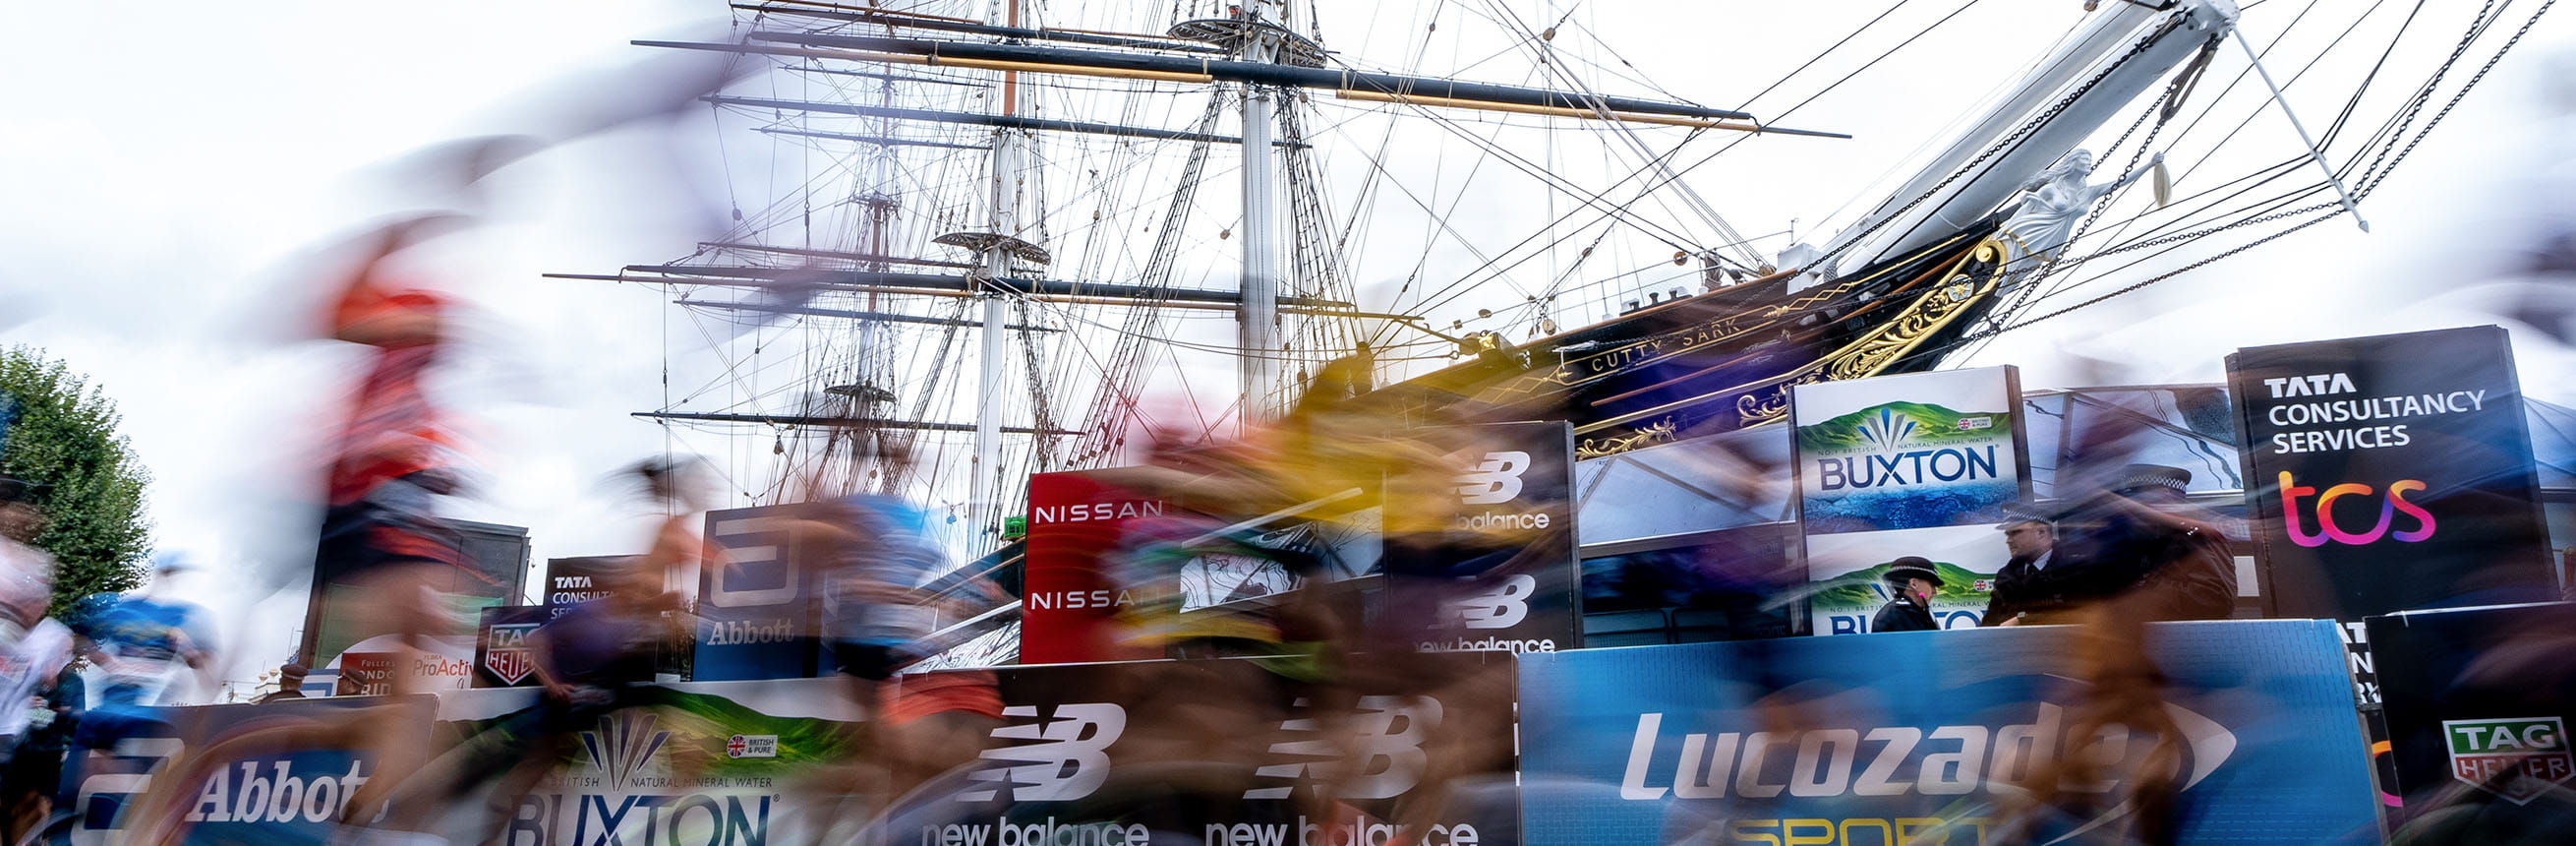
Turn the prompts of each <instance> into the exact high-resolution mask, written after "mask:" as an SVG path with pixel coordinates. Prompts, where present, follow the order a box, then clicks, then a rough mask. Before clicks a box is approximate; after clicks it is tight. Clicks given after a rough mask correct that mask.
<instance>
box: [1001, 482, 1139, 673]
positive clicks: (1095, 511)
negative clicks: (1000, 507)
mask: <svg viewBox="0 0 2576 846" xmlns="http://www.w3.org/2000/svg"><path fill="white" fill-rule="evenodd" d="M1117 472H1118V471H1114V470H1106V471H1074V472H1068V473H1039V474H1036V475H1032V476H1030V477H1029V535H1028V548H1027V552H1026V553H1025V555H1026V556H1027V559H1026V562H1025V563H1024V564H1023V566H1022V570H1021V574H1022V575H1021V587H1022V592H1021V595H1020V621H1021V622H1020V663H1023V664H1063V663H1073V662H1081V661H1116V660H1121V659H1130V658H1153V657H1160V655H1159V653H1157V652H1156V651H1154V650H1145V649H1138V648H1135V647H1127V646H1121V645H1119V644H1118V643H1117V642H1116V637H1115V635H1114V633H1113V627H1112V623H1111V621H1112V619H1113V618H1115V617H1116V616H1117V615H1118V610H1119V608H1121V607H1123V606H1125V605H1127V604H1128V602H1129V601H1130V600H1129V597H1128V596H1127V595H1126V593H1125V592H1124V591H1121V590H1119V589H1118V586H1117V585H1115V584H1111V582H1110V579H1109V575H1108V574H1107V573H1104V572H1102V570H1101V563H1102V562H1101V556H1102V555H1105V554H1109V553H1110V552H1112V551H1114V550H1116V549H1118V547H1119V544H1120V543H1121V542H1122V537H1123V535H1124V533H1125V529H1126V526H1127V524H1128V523H1129V522H1131V521H1135V520H1146V519H1152V518H1156V517H1161V516H1163V515H1164V514H1165V513H1166V512H1167V511H1168V510H1169V507H1170V506H1169V505H1168V504H1166V503H1164V502H1163V501H1162V500H1160V499H1155V498H1152V497H1147V496H1142V495H1139V494H1137V493H1136V492H1134V491H1130V490H1127V489H1125V488H1122V487H1119V486H1118V485H1116V484H1114V483H1112V482H1110V481H1109V479H1110V477H1111V476H1112V475H1114V474H1115V473H1117Z"/></svg>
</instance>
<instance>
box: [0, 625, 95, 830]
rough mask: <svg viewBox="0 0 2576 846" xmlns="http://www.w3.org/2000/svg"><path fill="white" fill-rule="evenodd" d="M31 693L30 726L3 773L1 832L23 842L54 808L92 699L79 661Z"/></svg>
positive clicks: (0, 777)
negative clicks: (66, 761)
mask: <svg viewBox="0 0 2576 846" xmlns="http://www.w3.org/2000/svg"><path fill="white" fill-rule="evenodd" d="M39 690H40V692H39V693H38V694H36V695H34V696H31V697H29V698H28V702H27V707H28V711H27V717H28V719H27V729H26V732H25V733H24V734H22V735H21V736H20V737H19V739H18V748H17V749H16V750H15V751H13V752H11V753H10V754H9V761H8V768H7V770H6V771H5V772H0V808H6V809H7V810H6V812H5V813H6V816H5V817H0V835H5V836H6V840H5V841H0V842H8V843H17V842H19V841H20V839H21V838H24V837H25V836H26V835H27V833H28V832H30V831H33V830H35V827H36V826H37V824H39V823H42V822H44V820H45V818H46V816H48V815H50V814H51V813H53V808H54V793H55V792H56V791H57V790H58V789H59V788H61V787H62V783H63V756H64V755H65V754H68V753H69V751H70V750H71V748H72V733H73V732H74V731H76V730H78V729H79V727H80V722H81V710H82V708H83V705H84V703H85V702H86V698H87V697H86V688H84V687H83V686H82V683H81V674H80V670H79V665H78V664H64V665H62V666H60V667H58V668H56V669H55V671H54V673H53V676H52V678H50V679H46V680H45V683H44V684H43V685H42V686H41V687H40V688H39Z"/></svg>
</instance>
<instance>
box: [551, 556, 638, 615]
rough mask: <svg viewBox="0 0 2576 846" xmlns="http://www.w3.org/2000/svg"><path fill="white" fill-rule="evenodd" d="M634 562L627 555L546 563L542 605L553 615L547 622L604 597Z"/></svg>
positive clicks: (555, 560)
mask: <svg viewBox="0 0 2576 846" xmlns="http://www.w3.org/2000/svg"><path fill="white" fill-rule="evenodd" d="M633 560H634V558H633V557H632V556H626V555H581V556H574V557H570V558H548V559H546V586H545V589H546V595H545V602H544V603H543V604H544V605H545V606H546V608H547V609H549V610H551V611H552V612H553V614H552V615H550V617H549V618H550V619H551V617H552V616H561V615H562V614H563V612H565V611H567V610H570V609H571V608H572V607H573V606H575V605H579V604H582V603H584V602H589V601H591V600H593V599H599V598H601V597H605V596H607V595H608V593H609V585H611V584H614V583H615V580H616V577H617V575H618V574H619V573H620V572H623V571H624V570H625V569H626V567H627V565H628V563H629V562H631V561H633Z"/></svg>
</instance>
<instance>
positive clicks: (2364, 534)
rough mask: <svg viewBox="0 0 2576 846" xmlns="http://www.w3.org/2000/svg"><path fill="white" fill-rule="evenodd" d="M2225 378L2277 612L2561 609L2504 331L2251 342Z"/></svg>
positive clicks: (2230, 362)
mask: <svg viewBox="0 0 2576 846" xmlns="http://www.w3.org/2000/svg"><path fill="white" fill-rule="evenodd" d="M2227 372H2228V386H2229V389H2230V393H2231V394H2233V396H2234V397H2235V401H2236V409H2237V416H2238V421H2239V424H2240V425H2241V426H2243V431H2244V433H2245V445H2246V448H2245V450H2244V461H2245V464H2246V473H2245V478H2246V480H2247V485H2246V487H2247V490H2246V491H2245V498H2246V504H2247V506H2248V508H2249V511H2250V512H2251V513H2252V514H2253V516H2254V517H2255V520H2254V526H2253V533H2254V541H2255V545H2256V548H2257V550H2258V551H2259V552H2260V554H2261V556H2262V562H2263V564H2264V566H2265V569H2266V570H2267V571H2268V572H2269V574H2270V584H2269V586H2268V587H2267V588H2266V591H2265V592H2266V594H2267V595H2268V596H2269V597H2270V599H2271V601H2272V602H2273V603H2275V608H2276V613H2278V614H2279V615H2281V616H2288V617H2336V618H2340V619H2344V620H2359V619H2361V618H2362V617H2364V616H2367V615H2372V614H2386V613H2390V612H2394V611H2402V610H2406V609H2412V608H2428V607H2441V606H2459V605H2478V604H2495V603H2506V602H2526V601H2534V600H2539V599H2548V598H2554V597H2553V596H2552V595H2551V593H2550V592H2549V591H2548V590H2547V586H2548V585H2549V584H2550V578H2551V577H2550V573H2549V554H2548V550H2547V545H2548V536H2547V532H2546V530H2545V528H2544V525H2543V523H2542V522H2541V515H2540V505H2539V493H2538V487H2539V486H2538V482H2537V481H2536V478H2535V476H2534V475H2533V473H2534V471H2533V465H2532V456H2531V433H2530V430H2529V428H2528V427H2529V423H2528V422H2527V421H2526V420H2525V419H2524V417H2523V408H2522V392H2521V388H2520V383H2519V382H2518V381H2517V379H2516V378H2515V375H2514V367H2513V351H2512V348H2511V347H2510V346H2509V345H2508V344H2507V342H2506V337H2505V332H2504V330H2503V329H2499V328H2497V327H2494V326H2477V327H2469V328H2462V329H2443V330H2438V331H2432V332H2412V333H2407V334H2402V335H2381V336H2376V337H2368V338H2349V339H2344V340H2335V341H2317V342H2312V343H2303V344H2285V345H2281V346H2271V347H2252V348H2248V349H2244V350H2240V351H2238V352H2237V353H2236V354H2235V355H2232V356H2229V357H2228V359H2227Z"/></svg>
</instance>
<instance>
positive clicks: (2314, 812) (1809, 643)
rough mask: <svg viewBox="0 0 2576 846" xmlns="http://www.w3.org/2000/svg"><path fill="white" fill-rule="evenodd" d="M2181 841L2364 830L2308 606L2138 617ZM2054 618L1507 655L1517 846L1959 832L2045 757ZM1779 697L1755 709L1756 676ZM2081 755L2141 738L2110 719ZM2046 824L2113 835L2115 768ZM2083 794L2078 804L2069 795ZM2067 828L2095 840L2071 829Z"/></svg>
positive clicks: (2147, 744)
mask: <svg viewBox="0 0 2576 846" xmlns="http://www.w3.org/2000/svg"><path fill="white" fill-rule="evenodd" d="M2153 634H2154V644H2153V647H2152V648H2151V650H2150V651H2151V652H2152V654H2153V655H2154V658H2155V660H2156V662H2157V664H2158V666H2159V667H2160V668H2161V669H2162V670H2163V672H2164V674H2165V675H2166V676H2167V677H2168V678H2169V684H2168V685H2167V686H2166V688H2165V690H2164V695H2165V705H2164V716H2165V717H2167V718H2168V719H2169V722H2170V725H2171V726H2172V730H2173V731H2174V732H2175V733H2176V734H2178V735H2179V737H2178V738H2177V740H2178V741H2179V742H2178V743H2177V744H2175V745H2176V746H2178V747H2179V749H2180V760H2179V762H2178V763H2179V768H2180V769H2179V771H2178V783H2179V784H2180V786H2181V788H2182V790H2181V793H2180V799H2179V802H2178V804H2177V806H2176V813H2177V815H2178V816H2179V819H2178V821H2177V822H2178V831H2179V832H2180V833H2181V835H2182V842H2184V843H2195V844H2202V843H2298V844H2313V843H2377V842H2378V827H2377V826H2378V822H2377V818H2376V816H2375V815H2374V811H2373V808H2372V802H2373V799H2374V793H2373V791H2372V788H2371V783H2370V774H2369V759H2368V755H2367V750H2366V748H2365V746H2364V743H2363V740H2362V737H2361V731H2360V728H2359V726H2358V724H2357V723H2356V722H2355V721H2354V719H2353V700H2352V688H2351V685H2350V684H2349V683H2348V682H2347V681H2346V679H2345V677H2344V669H2343V647H2342V644H2341V643H2340V642H2339V641H2338V640H2337V639H2336V637H2335V634H2334V630H2333V628H2332V624H2331V623H2330V622H2325V621H2309V620H2295V621H2293V620H2261V621H2256V620H2244V621H2221V622H2205V623H2174V624H2164V625H2159V626H2155V627H2153ZM2080 635H2081V631H2080V630H2078V629H2075V628H2073V627H2065V626H2040V627H2029V628H1989V629H1977V630H1973V631H1958V632H1910V633H1899V634H1887V635H1882V636H1879V637H1870V638H1790V639H1784V640H1772V641H1738V642H1730V643H1706V644H1686V645H1681V646H1666V647H1639V648H1634V649H1615V650H1595V651H1584V652H1572V653H1555V654H1538V655H1523V656H1520V687H1521V715H1520V716H1521V732H1520V737H1521V744H1522V745H1521V755H1522V758H1521V766H1522V774H1523V795H1522V807H1523V809H1524V819H1525V821H1526V823H1525V825H1526V830H1525V831H1524V832H1523V836H1524V841H1523V842H1525V843H1529V844H1534V846H1545V844H1576V843H1580V844H1587V846H1616V845H1617V844H1638V846H1648V844H1665V843H1679V842H1711V843H1730V844H1732V843H1761V844H1770V846H1783V844H1790V843H1812V844H1846V843H1849V844H1873V846H1875V844H1894V843H1932V844H1951V843H1959V844H1977V843H1984V842H1989V840H1988V838H1989V837H1990V836H1991V835H1992V833H1993V831H1994V829H1995V828H1996V827H1997V825H1998V824H1999V823H2000V822H2002V820H2001V819H2000V818H1999V817H2000V816H2001V815H2000V813H1999V809H2000V808H2001V806H2002V805H2003V804H2004V801H2005V800H2006V799H2007V798H2008V797H2009V796H2011V795H2013V793H2014V792H2015V791H2017V790H2018V789H2019V788H2018V787H2015V786H2014V785H2016V784H2018V783H2021V782H2022V781H2023V780H2024V779H2026V778H2028V777H2029V776H2030V774H2031V772H2032V767H2033V766H2034V764H2036V763H2037V762H2039V761H2042V760H2047V759H2049V758H2051V757H2053V756H2056V755H2058V754H2059V753H2060V751H2061V750H2059V749H2058V747H2059V746H2060V745H2061V744H2062V742H2063V737H2062V736H2063V735H2064V733H2065V732H2066V731H2067V730H2068V729H2069V728H2070V727H2071V726H2072V725H2074V724H2075V723H2076V722H2077V721H2078V720H2080V719H2081V716H2080V715H2081V713H2082V710H2081V709H2082V708H2083V707H2084V705H2085V702H2084V698H2083V693H2084V691H2083V689H2082V687H2081V686H2080V685H2079V684H2078V683H2076V682H2075V681H2073V680H2071V679H2069V678H2067V677H2066V675H2064V673H2065V672H2066V671H2067V669H2068V668H2067V667H2066V666H2065V664H2066V663H2067V661H2068V658H2067V656H2070V655H2073V654H2075V653H2076V652H2077V651H2078V650H2077V643H2076V639H2077V638H2078V637H2079V636H2080ZM1790 680H1795V681H1797V682H1798V687H1797V689H1796V690H1795V691H1792V692H1791V695H1792V696H1794V698H1795V700H1796V701H1797V702H1798V703H1799V704H1798V706H1797V707H1796V708H1795V710H1794V711H1790V710H1782V711H1779V712H1777V713H1775V714H1773V715H1770V716H1769V718H1766V714H1765V712H1764V711H1763V710H1762V709H1761V708H1760V707H1758V706H1759V703H1760V700H1761V698H1762V697H1763V695H1764V694H1765V692H1766V691H1767V690H1768V689H1769V688H1770V687H1772V686H1775V685H1780V684H1785V683H1786V682H1787V681H1790ZM2095 737H2096V738H2097V739H2098V740H2099V743H2098V745H2097V746H2096V747H2095V748H2096V749H2098V750H2100V752H2099V754H2098V755H2096V756H2095V757H2094V758H2093V760H2095V761H2098V762H2102V763H2105V764H2108V763H2110V759H2111V758H2112V757H2113V756H2114V755H2116V756H2118V757H2119V759H2120V763H2119V764H2117V765H2112V766H2110V767H2108V768H2107V770H2106V771H2107V772H2110V773H2124V772H2136V771H2138V769H2139V764H2141V763H2142V762H2143V761H2144V760H2145V759H2146V757H2147V756H2148V755H2150V754H2151V751H2152V748H2153V747H2154V746H2155V745H2156V744H2154V743H2153V742H2152V737H2151V736H2150V734H2149V733H2148V732H2147V731H2145V730H2140V729H2133V728H2131V727H2127V726H2112V727H2109V728H2106V729H2104V730H2103V731H2102V732H2101V733H2099V734H2096V735H2095ZM2076 787H2079V788H2089V789H2088V790H2086V791H2085V792H2086V793H2089V794H2090V795H2092V796H2095V797H2098V799H2099V801H2097V802H2095V803H2094V804H2095V805H2096V806H2097V807H2098V808H2099V810H2098V811H2096V812H2094V813H2095V816H2093V817H2091V818H2089V819H2067V820H2059V821H2057V822H2058V828H2059V829H2060V831H2059V833H2065V831H2066V830H2073V829H2085V830H2087V833H2088V834H2090V835H2092V836H2096V837H2099V836H2104V835H2116V834H2117V833H2118V832H2120V831H2122V830H2123V828H2122V827H2123V826H2126V825H2128V824H2129V823H2130V822H2131V820H2129V819H2128V816H2129V815H2130V814H2131V813H2132V811H2133V808H2132V807H2131V806H2130V805H2129V804H2127V802H2126V801H2125V800H2124V797H2125V796H2126V793H2127V791H2126V789H2125V788H2124V786H2123V785H2121V784H2119V783H2117V782H2116V781H2114V782H2112V783H2105V784H2092V785H2077V786H2076ZM2079 795H2081V794H2079ZM2067 842H2092V841H2088V840H2084V839H2083V838H2082V837H2077V838H2076V839H2075V840H2070V841H2067Z"/></svg>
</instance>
